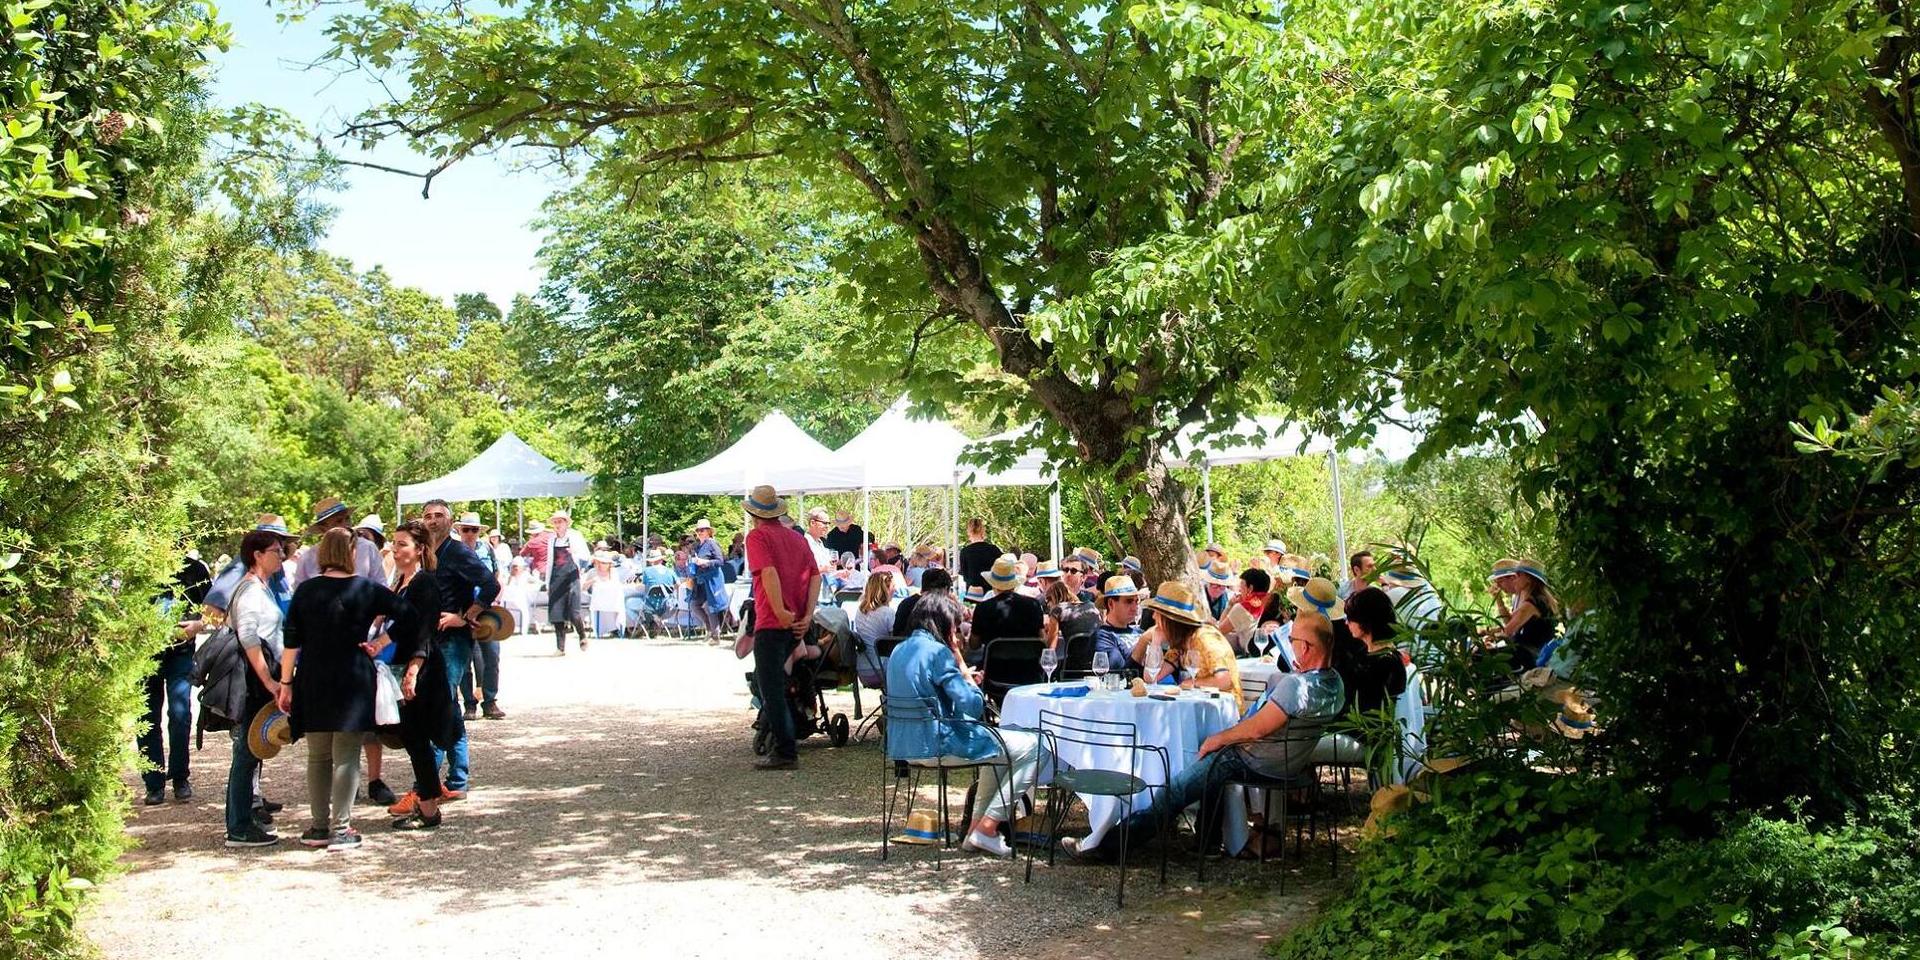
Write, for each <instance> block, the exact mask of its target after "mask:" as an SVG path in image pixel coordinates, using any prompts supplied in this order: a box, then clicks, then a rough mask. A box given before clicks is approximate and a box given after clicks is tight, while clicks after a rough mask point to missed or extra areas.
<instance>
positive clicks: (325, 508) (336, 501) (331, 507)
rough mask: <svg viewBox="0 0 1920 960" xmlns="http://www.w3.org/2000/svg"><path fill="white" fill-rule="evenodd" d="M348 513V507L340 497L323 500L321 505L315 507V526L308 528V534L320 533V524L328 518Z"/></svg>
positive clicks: (317, 504)
mask: <svg viewBox="0 0 1920 960" xmlns="http://www.w3.org/2000/svg"><path fill="white" fill-rule="evenodd" d="M346 512H347V505H346V504H344V503H341V502H340V498H339V497H327V498H325V499H323V500H321V501H320V502H319V503H316V504H314V505H313V525H312V526H309V527H307V532H308V533H315V532H318V531H319V529H320V524H322V523H324V522H326V520H327V519H328V518H330V517H332V516H334V515H335V514H341V513H346Z"/></svg>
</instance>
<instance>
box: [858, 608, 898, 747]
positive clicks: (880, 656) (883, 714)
mask: <svg viewBox="0 0 1920 960" xmlns="http://www.w3.org/2000/svg"><path fill="white" fill-rule="evenodd" d="M906 639H907V638H906V637H881V638H880V639H878V640H875V641H874V642H873V657H874V659H875V660H877V661H878V662H879V663H880V686H879V687H878V689H879V691H880V703H879V704H878V705H876V706H875V707H874V708H873V709H872V710H870V711H868V712H867V716H866V718H865V719H863V720H861V721H860V726H859V728H858V729H857V730H855V731H854V738H855V739H857V740H865V739H866V737H867V734H868V733H871V732H874V731H879V732H880V733H881V734H882V735H885V733H886V729H887V709H886V707H887V704H886V699H887V658H888V657H891V656H893V648H895V647H897V646H899V645H900V644H902V643H904V642H906ZM854 643H855V650H856V651H864V649H865V647H866V641H865V640H861V639H860V635H859V634H857V633H856V634H854ZM855 682H856V683H857V682H859V681H855Z"/></svg>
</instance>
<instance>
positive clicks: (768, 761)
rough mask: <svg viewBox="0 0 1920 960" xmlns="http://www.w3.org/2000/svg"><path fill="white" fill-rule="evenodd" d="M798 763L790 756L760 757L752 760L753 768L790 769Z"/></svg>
mask: <svg viewBox="0 0 1920 960" xmlns="http://www.w3.org/2000/svg"><path fill="white" fill-rule="evenodd" d="M799 765H800V761H798V760H795V759H793V758H792V757H761V758H760V759H758V760H755V761H754V762H753V768H754V769H755V770H792V769H794V768H795V767H798V766H799Z"/></svg>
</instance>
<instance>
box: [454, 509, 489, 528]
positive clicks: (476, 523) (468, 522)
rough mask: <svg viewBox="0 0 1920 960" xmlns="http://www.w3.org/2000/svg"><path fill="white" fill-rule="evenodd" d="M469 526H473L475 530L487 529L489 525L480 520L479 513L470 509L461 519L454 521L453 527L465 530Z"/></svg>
mask: <svg viewBox="0 0 1920 960" xmlns="http://www.w3.org/2000/svg"><path fill="white" fill-rule="evenodd" d="M467 527H472V528H474V529H475V530H485V529H486V528H487V525H486V524H484V523H481V522H480V515H479V514H477V513H475V512H473V511H472V510H468V511H467V512H466V513H463V514H461V515H460V519H458V520H455V521H454V522H453V528H454V529H455V530H463V529H465V528H467Z"/></svg>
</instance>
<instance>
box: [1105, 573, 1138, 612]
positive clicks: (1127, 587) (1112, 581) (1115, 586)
mask: <svg viewBox="0 0 1920 960" xmlns="http://www.w3.org/2000/svg"><path fill="white" fill-rule="evenodd" d="M1144 592H1145V591H1143V590H1141V589H1140V587H1139V585H1138V584H1136V583H1134V582H1133V578H1132V577H1127V576H1121V575H1118V574H1115V575H1114V576H1111V577H1108V578H1107V582H1106V583H1104V584H1102V585H1101V590H1100V596H1099V598H1098V602H1099V604H1100V606H1102V607H1105V606H1106V605H1107V601H1108V600H1117V599H1119V598H1121V597H1137V596H1139V595H1140V594H1142V593H1144Z"/></svg>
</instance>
